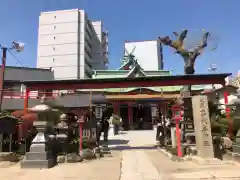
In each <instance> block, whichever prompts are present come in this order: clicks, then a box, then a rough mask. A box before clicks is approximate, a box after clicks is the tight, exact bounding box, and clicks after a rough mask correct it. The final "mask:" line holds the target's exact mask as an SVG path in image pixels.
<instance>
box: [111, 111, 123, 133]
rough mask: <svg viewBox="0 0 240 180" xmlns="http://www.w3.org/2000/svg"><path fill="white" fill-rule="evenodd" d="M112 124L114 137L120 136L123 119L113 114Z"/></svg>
mask: <svg viewBox="0 0 240 180" xmlns="http://www.w3.org/2000/svg"><path fill="white" fill-rule="evenodd" d="M109 121H110V123H111V124H112V125H113V129H114V135H118V133H119V126H120V124H121V121H122V118H121V117H120V116H118V115H116V114H114V113H113V114H112V116H111V117H110V120H109Z"/></svg>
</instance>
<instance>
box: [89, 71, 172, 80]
mask: <svg viewBox="0 0 240 180" xmlns="http://www.w3.org/2000/svg"><path fill="white" fill-rule="evenodd" d="M129 72H130V70H96V71H95V73H94V75H93V77H92V78H93V79H101V78H125V77H126V76H127V75H128V73H129ZM144 73H145V74H146V76H170V75H171V72H170V71H165V70H159V71H144Z"/></svg>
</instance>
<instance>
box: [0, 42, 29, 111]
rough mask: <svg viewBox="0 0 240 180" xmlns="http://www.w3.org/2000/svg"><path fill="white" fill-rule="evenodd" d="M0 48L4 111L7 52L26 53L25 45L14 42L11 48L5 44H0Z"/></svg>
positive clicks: (0, 98)
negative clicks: (0, 51) (0, 52)
mask: <svg viewBox="0 0 240 180" xmlns="http://www.w3.org/2000/svg"><path fill="white" fill-rule="evenodd" d="M0 48H1V50H2V66H1V71H0V110H2V100H3V89H4V75H5V66H6V59H7V51H13V50H15V51H16V52H22V51H24V43H22V42H17V41H13V42H12V47H11V48H8V47H7V46H5V45H3V44H0Z"/></svg>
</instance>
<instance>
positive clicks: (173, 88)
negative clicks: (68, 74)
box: [80, 85, 204, 93]
mask: <svg viewBox="0 0 240 180" xmlns="http://www.w3.org/2000/svg"><path fill="white" fill-rule="evenodd" d="M142 88H146V89H149V90H152V91H155V92H176V91H180V90H181V89H182V88H183V86H162V87H142ZM137 89H141V88H140V87H132V88H108V89H94V90H92V91H95V92H106V93H107V92H109V93H127V92H131V91H134V90H137ZM203 89H204V86H203V85H193V86H192V90H195V91H197V90H203ZM80 91H89V90H80Z"/></svg>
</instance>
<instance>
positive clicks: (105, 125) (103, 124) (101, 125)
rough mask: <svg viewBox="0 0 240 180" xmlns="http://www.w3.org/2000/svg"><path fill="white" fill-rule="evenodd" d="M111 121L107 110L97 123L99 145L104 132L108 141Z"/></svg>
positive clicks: (105, 139) (104, 136)
mask: <svg viewBox="0 0 240 180" xmlns="http://www.w3.org/2000/svg"><path fill="white" fill-rule="evenodd" d="M108 131H109V122H108V117H107V116H106V113H105V111H103V114H102V118H101V120H100V121H99V122H98V123H97V145H98V146H99V142H100V137H101V134H102V132H103V139H104V143H107V142H108Z"/></svg>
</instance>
